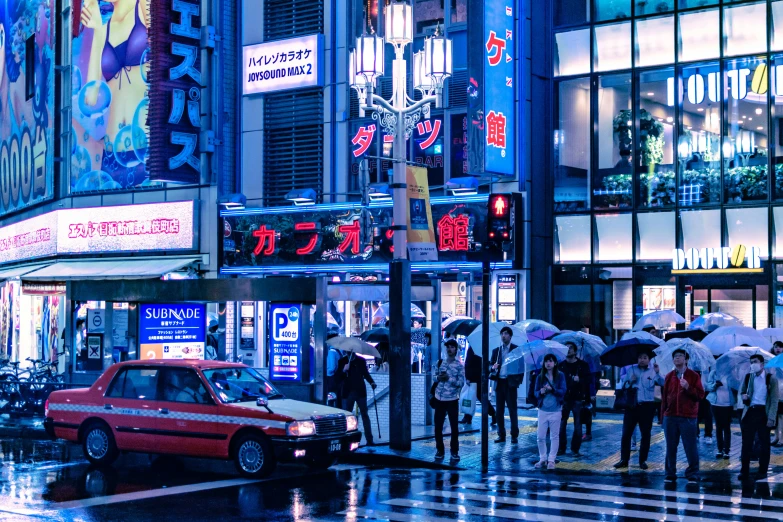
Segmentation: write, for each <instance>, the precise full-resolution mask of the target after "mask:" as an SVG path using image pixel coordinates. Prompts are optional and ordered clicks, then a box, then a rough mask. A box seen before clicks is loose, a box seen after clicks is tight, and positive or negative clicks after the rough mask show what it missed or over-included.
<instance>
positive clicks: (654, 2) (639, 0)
mask: <svg viewBox="0 0 783 522" xmlns="http://www.w3.org/2000/svg"><path fill="white" fill-rule="evenodd" d="M669 11H674V0H636V11H635V13H634V14H635V16H645V15H651V14H655V13H668V12H669Z"/></svg>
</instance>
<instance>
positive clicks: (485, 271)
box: [481, 247, 503, 473]
mask: <svg viewBox="0 0 783 522" xmlns="http://www.w3.org/2000/svg"><path fill="white" fill-rule="evenodd" d="M489 277H490V273H489V251H488V250H487V249H486V247H484V259H483V260H482V262H481V327H482V330H481V471H482V472H483V473H486V472H487V470H488V468H489ZM497 414H498V415H503V412H502V411H498V412H497Z"/></svg>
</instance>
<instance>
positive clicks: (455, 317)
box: [440, 315, 472, 328]
mask: <svg viewBox="0 0 783 522" xmlns="http://www.w3.org/2000/svg"><path fill="white" fill-rule="evenodd" d="M461 319H472V318H471V317H468V316H467V315H452V316H451V317H449V318H448V319H444V320H443V321H441V323H440V327H441V328H446V327H447V326H448V325H450V324H451V323H453V322H454V321H459V320H461Z"/></svg>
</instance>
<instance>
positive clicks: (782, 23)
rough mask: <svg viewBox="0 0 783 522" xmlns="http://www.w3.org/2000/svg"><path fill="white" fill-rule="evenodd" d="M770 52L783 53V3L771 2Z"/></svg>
mask: <svg viewBox="0 0 783 522" xmlns="http://www.w3.org/2000/svg"><path fill="white" fill-rule="evenodd" d="M771 7H772V24H771V26H772V27H771V30H772V35H771V38H770V40H771V41H770V50H771V51H783V2H772V4H771Z"/></svg>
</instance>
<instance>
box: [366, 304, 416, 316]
mask: <svg viewBox="0 0 783 522" xmlns="http://www.w3.org/2000/svg"><path fill="white" fill-rule="evenodd" d="M390 315H391V314H390V313H389V303H383V304H382V305H381V306H379V307H378V309H377V310H376V311H375V313H374V314H373V316H374V317H389V316H390ZM411 317H427V315H426V314H425V313H424V312H423V311H422V310H421V308H419V307H418V306H416V305H415V304H413V303H411Z"/></svg>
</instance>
